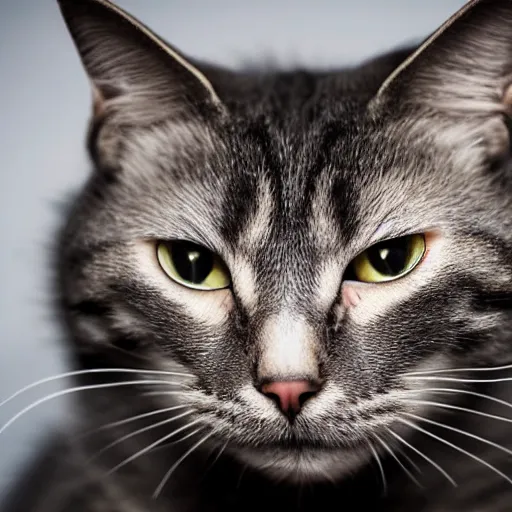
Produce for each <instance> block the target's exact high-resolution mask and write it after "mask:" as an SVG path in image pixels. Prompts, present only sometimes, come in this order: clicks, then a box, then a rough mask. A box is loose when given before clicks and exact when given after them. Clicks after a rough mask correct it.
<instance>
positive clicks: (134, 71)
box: [58, 0, 223, 152]
mask: <svg viewBox="0 0 512 512" xmlns="http://www.w3.org/2000/svg"><path fill="white" fill-rule="evenodd" d="M58 2H59V5H60V9H61V11H62V15H63V17H64V20H65V22H66V24H67V27H68V29H69V31H70V33H71V36H72V38H73V40H74V42H75V45H76V47H77V49H78V52H79V54H80V57H81V60H82V63H83V65H84V67H85V70H86V71H87V74H88V76H89V78H90V80H91V84H92V89H93V97H94V110H93V120H92V127H93V128H94V126H98V125H101V124H103V121H105V120H108V124H110V126H111V127H112V125H115V126H116V127H117V128H120V130H119V129H118V130H117V131H119V132H120V131H122V128H123V127H133V126H148V125H151V124H153V123H158V122H160V121H163V120H165V119H175V120H183V119H185V120H186V119H187V118H190V116H198V115H202V114H205V113H213V112H222V111H223V106H222V103H221V101H220V100H219V97H218V96H217V94H216V93H215V91H214V89H213V87H212V85H211V83H210V82H209V81H208V79H207V78H206V77H205V75H204V74H203V73H202V72H201V71H200V70H199V69H198V68H197V67H196V66H194V65H193V64H192V63H191V62H190V61H189V60H188V59H186V58H185V57H184V56H183V55H182V54H180V53H179V52H178V51H177V50H176V49H175V48H173V47H171V46H170V45H169V44H167V43H166V42H164V41H163V40H162V39H161V38H159V37H158V36H157V35H156V34H154V33H153V32H152V31H151V30H150V29H148V28H147V27H146V26H145V25H143V24H142V23H141V22H140V21H138V20H137V19H135V18H134V17H132V16H131V15H129V14H128V13H127V12H125V11H123V10H122V9H121V8H119V7H117V6H116V5H114V4H112V3H111V2H109V1H108V0H58ZM110 131H111V132H112V130H110ZM96 142H97V145H99V146H101V141H100V140H98V141H96ZM109 145H110V146H111V141H110V142H109ZM97 149H98V150H99V151H100V152H101V147H99V148H97Z"/></svg>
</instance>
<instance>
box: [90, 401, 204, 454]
mask: <svg viewBox="0 0 512 512" xmlns="http://www.w3.org/2000/svg"><path fill="white" fill-rule="evenodd" d="M194 412H195V409H192V410H190V411H186V412H184V413H182V414H178V416H173V417H172V418H166V419H165V420H163V421H159V422H158V423H152V424H151V425H148V426H146V427H144V428H141V429H139V430H135V431H134V432H130V433H128V434H126V435H124V436H123V437H120V438H119V439H116V440H115V441H113V442H112V443H110V444H108V445H107V446H105V447H104V448H102V449H101V450H99V451H97V452H96V453H95V454H93V455H92V456H91V457H90V458H89V459H88V460H87V463H88V464H90V463H91V462H93V461H95V460H96V459H97V458H98V457H101V455H103V454H104V453H105V452H107V451H108V450H110V449H111V448H113V447H114V446H117V445H118V444H121V443H124V442H125V441H127V440H128V439H131V438H132V437H135V436H137V435H139V434H143V433H144V432H148V431H149V430H153V429H155V428H158V427H161V426H163V425H168V424H169V423H172V422H173V421H176V420H179V419H181V418H184V417H186V416H190V415H191V414H193V413H194Z"/></svg>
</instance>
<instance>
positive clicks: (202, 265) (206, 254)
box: [170, 242, 214, 284]
mask: <svg viewBox="0 0 512 512" xmlns="http://www.w3.org/2000/svg"><path fill="white" fill-rule="evenodd" d="M170 252H171V254H172V261H173V263H174V267H175V269H176V271H177V272H178V274H179V275H180V277H181V278H182V279H184V280H185V281H188V282H189V283H193V284H201V283H202V282H203V281H204V280H205V279H206V278H207V277H208V275H209V274H210V272H211V271H212V269H213V264H214V260H213V254H212V253H211V252H210V251H208V250H206V249H204V248H202V247H199V246H197V245H195V244H192V243H189V242H172V243H171V251H170Z"/></svg>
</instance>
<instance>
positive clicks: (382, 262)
mask: <svg viewBox="0 0 512 512" xmlns="http://www.w3.org/2000/svg"><path fill="white" fill-rule="evenodd" d="M408 242H409V240H408V238H397V239H395V240H386V241H385V242H381V243H380V244H376V245H375V246H373V247H371V248H370V249H368V251H367V255H368V260H369V261H370V263H371V264H372V266H373V268H374V269H375V270H377V271H378V272H380V273H381V274H383V275H385V276H396V275H398V274H400V273H401V272H403V271H404V270H405V268H406V267H407V262H408V259H409V252H410V251H409V243H408Z"/></svg>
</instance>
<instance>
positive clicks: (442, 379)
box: [405, 375, 512, 384]
mask: <svg viewBox="0 0 512 512" xmlns="http://www.w3.org/2000/svg"><path fill="white" fill-rule="evenodd" d="M405 378H406V379H408V380H433V381H437V382H465V383H468V384H480V383H492V382H510V381H512V377H503V378H501V379H459V378H457V377H434V376H428V375H425V376H423V375H418V376H414V377H405Z"/></svg>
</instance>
